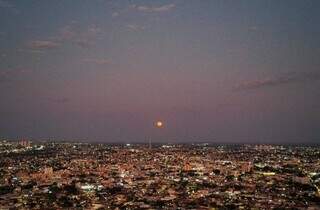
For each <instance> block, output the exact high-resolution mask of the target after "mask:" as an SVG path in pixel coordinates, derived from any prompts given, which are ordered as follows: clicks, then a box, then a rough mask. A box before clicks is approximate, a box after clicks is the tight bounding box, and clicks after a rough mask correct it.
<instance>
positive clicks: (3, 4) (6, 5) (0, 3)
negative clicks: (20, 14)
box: [0, 0, 14, 8]
mask: <svg viewBox="0 0 320 210" xmlns="http://www.w3.org/2000/svg"><path fill="white" fill-rule="evenodd" d="M0 8H14V5H13V4H11V3H10V2H8V1H4V0H0Z"/></svg>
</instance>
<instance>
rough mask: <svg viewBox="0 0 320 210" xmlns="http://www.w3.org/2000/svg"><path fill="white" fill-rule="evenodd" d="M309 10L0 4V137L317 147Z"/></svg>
mask: <svg viewBox="0 0 320 210" xmlns="http://www.w3.org/2000/svg"><path fill="white" fill-rule="evenodd" d="M319 8H320V1H318V0H308V1H301V0H283V1H277V0H270V1H253V0H251V1H250V0H238V1H232V0H203V1H195V0H190V1H184V0H170V1H169V0H162V1H160V0H155V1H147V0H123V1H116V0H69V1H59V0H41V1H38V0H28V1H18V0H0V116H1V120H0V138H13V139H16V138H31V139H88V140H92V141H104V142H115V141H119V142H131V141H142V140H144V139H148V138H151V139H153V141H162V142H166V141H167V140H168V139H169V140H171V141H174V140H177V141H179V142H181V141H185V142H191V141H192V142H194V141H197V140H199V141H202V142H203V141H206V140H212V141H217V142H219V143H221V142H226V143H228V142H233V143H237V142H238V143H241V142H246V143H248V142H250V143H264V142H265V143H318V142H319V140H320V91H319V90H320V69H319V67H320V59H319V55H320V27H319V21H320V13H319ZM157 120H161V121H163V123H164V126H163V128H156V127H155V126H154V123H155V121H157Z"/></svg>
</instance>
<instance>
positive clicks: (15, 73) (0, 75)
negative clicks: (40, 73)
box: [0, 68, 31, 83]
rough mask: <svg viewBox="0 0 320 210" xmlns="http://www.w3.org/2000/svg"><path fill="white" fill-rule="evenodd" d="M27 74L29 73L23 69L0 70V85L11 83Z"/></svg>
mask: <svg viewBox="0 0 320 210" xmlns="http://www.w3.org/2000/svg"><path fill="white" fill-rule="evenodd" d="M28 73H31V71H30V70H26V69H23V68H13V69H3V70H0V83H7V82H12V81H14V80H16V79H17V78H18V77H21V76H22V75H23V76H25V75H26V74H28Z"/></svg>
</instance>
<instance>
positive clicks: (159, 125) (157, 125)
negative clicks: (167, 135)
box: [155, 120, 163, 128]
mask: <svg viewBox="0 0 320 210" xmlns="http://www.w3.org/2000/svg"><path fill="white" fill-rule="evenodd" d="M155 125H156V127H157V128H162V127H163V122H162V121H160V120H158V121H156V123H155Z"/></svg>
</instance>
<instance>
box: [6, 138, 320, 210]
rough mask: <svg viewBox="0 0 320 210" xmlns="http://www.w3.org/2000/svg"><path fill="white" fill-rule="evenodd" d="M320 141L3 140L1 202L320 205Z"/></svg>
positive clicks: (21, 205)
mask: <svg viewBox="0 0 320 210" xmlns="http://www.w3.org/2000/svg"><path fill="white" fill-rule="evenodd" d="M319 187H320V148H319V147H302V146H301V147H299V146H274V145H273V146H270V145H236V146H234V145H233V146H231V145H208V144H194V145H153V147H152V148H151V149H150V148H148V146H147V145H139V144H137V145H106V144H83V143H31V144H30V142H27V141H22V142H7V141H2V142H0V209H64V208H68V209H272V208H278V209H284V208H287V209H319V208H320V191H319Z"/></svg>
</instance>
